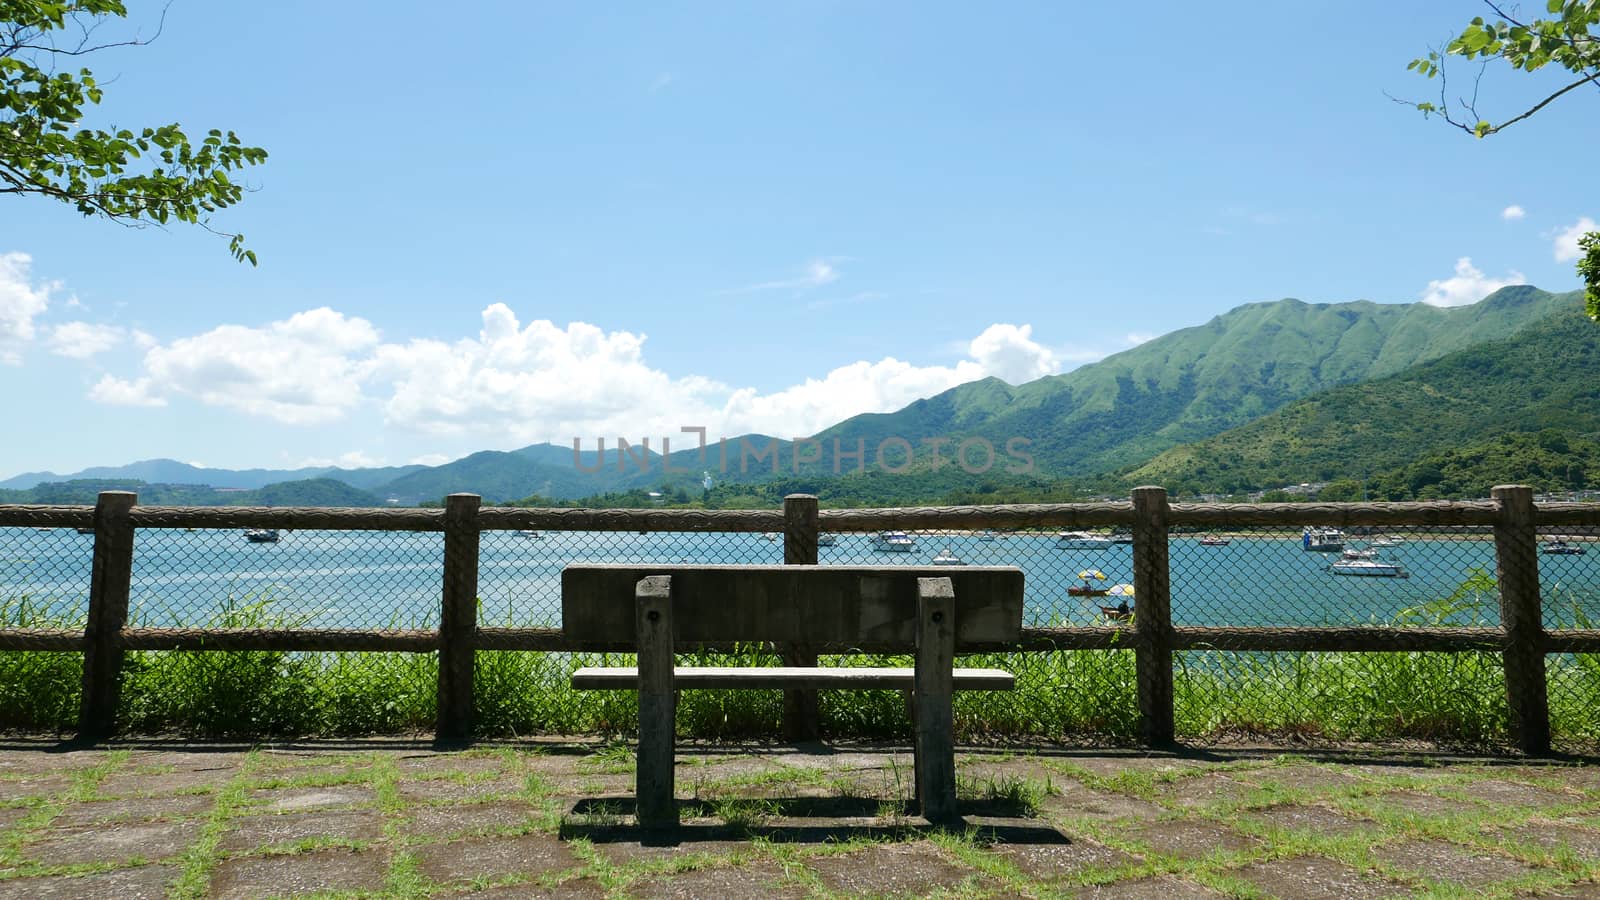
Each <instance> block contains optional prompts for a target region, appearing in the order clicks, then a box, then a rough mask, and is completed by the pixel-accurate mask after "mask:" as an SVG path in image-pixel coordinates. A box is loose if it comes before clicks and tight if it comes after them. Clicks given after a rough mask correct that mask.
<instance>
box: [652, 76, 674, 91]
mask: <svg viewBox="0 0 1600 900" xmlns="http://www.w3.org/2000/svg"><path fill="white" fill-rule="evenodd" d="M676 80H677V77H676V76H674V75H673V74H672V73H671V72H662V73H661V74H660V75H657V76H656V77H655V80H654V81H652V82H650V93H652V94H654V93H656V92H657V91H663V90H666V88H667V86H668V85H670V84H672V82H674V81H676Z"/></svg>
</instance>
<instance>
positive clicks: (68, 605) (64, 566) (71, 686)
mask: <svg viewBox="0 0 1600 900" xmlns="http://www.w3.org/2000/svg"><path fill="white" fill-rule="evenodd" d="M93 552H94V535H93V534H81V533H79V532H78V531H77V530H76V529H74V528H70V527H38V528H18V527H0V632H4V631H11V630H20V629H40V630H51V631H55V630H65V631H75V632H80V633H81V632H82V631H83V627H84V624H85V621H86V619H87V616H88V610H89V577H90V571H91V565H92V562H93ZM82 686H83V654H82V653H66V652H52V653H39V652H30V651H25V650H0V727H5V728H18V729H43V730H49V731H66V730H69V729H71V728H72V727H73V726H74V725H75V724H76V722H77V715H78V706H79V700H80V697H81V696H82Z"/></svg>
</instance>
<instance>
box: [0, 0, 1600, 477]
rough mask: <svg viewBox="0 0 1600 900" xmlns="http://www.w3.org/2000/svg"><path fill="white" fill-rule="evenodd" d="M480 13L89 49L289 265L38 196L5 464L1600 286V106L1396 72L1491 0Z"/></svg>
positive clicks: (361, 455)
mask: <svg viewBox="0 0 1600 900" xmlns="http://www.w3.org/2000/svg"><path fill="white" fill-rule="evenodd" d="M131 9H132V12H133V16H132V18H131V20H130V22H129V23H125V24H126V27H127V28H128V29H131V28H133V27H135V26H137V27H141V28H143V29H144V30H145V31H146V32H148V31H149V30H151V29H152V28H153V27H154V24H155V22H156V21H157V19H158V18H159V15H160V6H159V5H158V4H149V3H133V4H131ZM1135 9H1136V10H1137V11H1136V12H1134V11H1133V10H1135ZM461 11H462V13H463V15H462V17H461V18H459V19H457V20H455V21H446V20H443V19H441V17H440V16H439V15H438V14H437V8H436V7H426V6H424V5H420V4H419V5H415V6H411V5H407V4H388V5H384V6H382V7H378V6H371V5H365V4H320V3H319V4H313V3H303V2H279V3H273V4H260V5H256V6H253V7H248V8H247V7H243V6H239V5H236V4H207V3H199V2H194V0H188V2H184V0H180V2H177V3H175V4H173V5H172V7H171V8H170V10H169V11H168V13H167V17H166V24H165V28H164V31H163V33H162V34H161V37H160V39H159V40H158V41H156V42H155V43H154V44H152V45H150V46H147V47H142V48H137V49H125V50H114V51H107V52H104V53H102V54H99V55H96V56H93V57H89V58H88V60H87V64H88V65H90V66H91V67H92V68H93V69H94V70H95V71H96V74H97V75H98V76H99V77H100V78H101V79H102V81H107V80H110V79H111V78H113V77H114V78H115V80H114V81H113V82H112V83H111V84H109V85H108V86H107V91H106V102H105V103H104V105H103V106H102V107H101V108H100V109H99V110H98V111H97V112H96V113H95V116H96V118H97V120H98V122H100V123H116V124H118V125H143V124H155V123H157V122H166V121H174V120H175V121H179V122H181V123H182V124H183V125H184V126H185V127H186V128H189V129H190V130H191V132H193V131H203V130H204V129H206V128H209V127H224V128H231V129H233V130H235V131H237V132H238V133H239V134H240V136H241V137H242V138H244V139H245V140H246V142H248V143H252V144H257V145H260V146H263V147H266V148H267V149H268V150H269V151H270V153H271V159H270V160H269V162H268V163H267V164H266V165H265V166H263V167H260V168H258V169H255V170H252V171H251V172H250V173H249V174H248V180H249V183H250V184H251V185H252V186H253V187H254V188H256V189H257V190H255V191H254V192H253V193H252V194H251V195H250V196H249V197H248V198H247V199H246V201H245V202H244V203H243V204H241V205H240V206H238V207H236V208H234V209H232V210H228V211H226V212H225V213H224V214H221V215H219V216H217V217H216V220H215V224H216V225H217V226H218V227H221V228H224V229H228V230H238V231H242V232H244V233H245V234H246V235H247V236H248V239H249V244H250V246H251V247H253V248H254V249H255V250H256V251H257V252H258V253H259V254H260V258H261V265H260V267H259V268H255V269H252V268H250V267H249V266H243V265H239V264H237V263H235V262H233V261H232V259H231V258H230V257H229V255H228V253H227V250H226V246H225V242H224V241H223V240H221V239H217V238H213V237H211V236H209V235H206V234H205V233H203V232H200V231H198V230H195V229H186V228H185V229H172V230H170V231H161V230H156V229H146V230H130V229H126V228H122V227H119V226H118V225H115V224H112V223H108V222H104V221H96V220H88V219H84V218H82V217H81V216H79V215H78V214H76V213H75V212H74V211H72V210H71V209H70V208H68V207H66V206H58V205H53V204H49V203H46V202H44V201H41V200H35V199H19V198H15V197H5V198H0V210H3V213H4V214H3V215H0V363H3V364H0V384H3V385H4V389H5V393H6V397H7V406H8V409H9V412H10V419H11V422H12V434H13V439H12V440H10V441H7V442H5V444H4V445H3V446H0V477H4V476H6V475H10V474H15V473H18V472H22V471H26V470H38V469H51V470H54V471H57V472H66V471H71V470H75V469H78V468H82V467H84V466H88V465H109V464H119V463H124V462H130V461H133V460H135V459H141V458H149V457H155V456H166V457H173V458H177V459H181V460H186V461H191V462H197V463H201V464H205V465H211V466H227V467H243V466H270V467H286V466H294V465H300V464H306V463H325V462H334V461H343V462H344V463H346V464H403V463H407V462H412V461H419V460H420V461H426V462H439V461H443V460H445V459H448V458H453V457H456V456H460V455H463V454H465V453H467V452H471V451H473V450H479V449H511V448H514V447H518V446H522V445H524V444H527V443H532V442H534V441H538V440H554V441H557V442H561V443H570V441H571V439H572V438H573V437H574V436H578V435H581V436H583V437H584V438H585V440H586V441H587V442H588V443H590V444H591V445H592V442H593V438H594V437H595V436H597V435H600V434H605V435H616V434H622V435H626V436H629V437H630V439H636V438H637V437H639V436H642V435H661V434H677V433H678V428H679V427H680V426H689V425H700V426H705V427H707V428H709V429H710V430H711V433H712V434H713V435H715V434H717V433H719V432H724V431H725V432H727V433H730V434H736V433H739V432H741V431H744V430H760V431H764V432H766V433H773V434H778V435H780V436H784V437H790V436H797V435H801V434H807V433H810V432H812V431H815V430H816V429H817V428H819V427H822V426H824V425H827V424H831V423H832V422H833V421H836V420H838V419H840V418H844V417H845V416H848V415H851V414H854V413H857V412H864V411H881V410H888V409H894V408H898V407H900V406H902V405H904V404H905V403H906V402H909V401H910V400H912V399H915V398H916V397H919V396H926V395H929V394H932V393H937V392H938V391H940V390H943V389H945V388H947V387H949V386H951V385H953V384H955V383H958V382H959V381H962V380H969V379H971V378H976V377H982V376H984V375H990V374H993V375H998V376H1000V377H1003V378H1006V379H1007V380H1010V381H1020V380H1026V379H1028V378H1032V377H1037V376H1038V375H1041V374H1046V373H1049V372H1059V371H1065V370H1069V369H1071V368H1073V367H1074V366H1077V365H1081V364H1083V363H1085V362H1088V361H1092V360H1094V359H1097V358H1101V357H1103V356H1105V355H1108V354H1110V353H1114V352H1117V351H1119V350H1123V349H1126V348H1128V347H1130V346H1132V345H1133V344H1135V343H1137V342H1138V341H1140V340H1144V339H1148V338H1149V337H1151V336H1154V335H1159V334H1162V333H1165V332H1168V331H1172V330H1175V329H1178V328H1182V327H1187V326H1191V325H1197V324H1200V323H1202V322H1204V321H1206V320H1207V319H1210V318H1211V317H1212V316H1215V315H1217V314H1220V313H1222V312H1224V311H1226V310H1228V309H1230V308H1232V307H1234V306H1237V305H1239V304H1241V303H1245V302H1251V301H1260V300H1275V299H1279V298H1282V297H1298V298H1300V299H1303V300H1307V301H1314V302H1337V301H1345V300H1354V299H1370V300H1375V301H1378V302H1393V303H1400V302H1417V301H1419V300H1422V299H1424V298H1425V297H1431V298H1432V299H1433V300H1434V301H1435V302H1445V303H1463V302H1471V301H1472V300H1475V299H1477V298H1478V297H1480V296H1482V294H1483V293H1484V292H1485V291H1487V290H1489V289H1491V288H1492V287H1493V286H1494V285H1496V284H1499V283H1520V282H1526V283H1532V284H1537V285H1539V286H1540V287H1543V288H1546V289H1549V290H1570V289H1572V288H1575V287H1577V286H1578V282H1577V278H1576V276H1575V274H1574V273H1573V271H1572V263H1571V261H1568V260H1562V259H1559V258H1558V257H1559V256H1561V255H1562V253H1561V247H1562V240H1563V238H1562V236H1563V235H1564V234H1566V233H1567V232H1569V230H1570V229H1572V228H1573V227H1574V226H1575V225H1578V224H1580V223H1581V222H1582V221H1583V220H1584V219H1585V217H1587V218H1588V219H1590V220H1593V219H1596V218H1600V189H1596V188H1595V186H1594V185H1593V183H1592V179H1590V178H1588V177H1587V175H1586V169H1585V166H1586V165H1587V164H1586V162H1585V160H1586V159H1587V154H1588V153H1589V152H1590V151H1589V150H1587V149H1585V148H1586V147H1589V148H1592V146H1593V145H1594V143H1595V139H1596V137H1597V136H1600V127H1597V123H1600V96H1597V95H1596V94H1595V93H1592V92H1591V93H1589V94H1587V95H1585V94H1583V93H1582V92H1579V93H1575V94H1573V95H1569V96H1568V97H1566V98H1564V99H1563V100H1562V101H1559V102H1557V103H1556V104H1554V105H1552V106H1551V107H1549V108H1548V109H1546V110H1545V111H1543V112H1541V113H1540V114H1539V115H1538V116H1536V117H1535V118H1534V119H1532V120H1530V121H1528V122H1526V123H1523V124H1521V125H1518V126H1515V127H1513V128H1512V129H1510V130H1508V131H1507V132H1505V133H1504V134H1501V135H1498V136H1496V137H1494V138H1492V139H1489V140H1486V141H1474V140H1472V139H1470V138H1468V137H1466V136H1465V135H1462V134H1460V133H1458V132H1453V131H1451V130H1449V129H1447V128H1445V127H1444V126H1442V125H1439V124H1437V123H1430V122H1425V121H1423V120H1422V118H1421V117H1420V116H1419V115H1417V114H1416V113H1414V112H1409V111H1407V110H1406V109H1404V108H1402V107H1400V106H1398V105H1396V104H1394V103H1391V102H1390V101H1389V100H1388V99H1387V98H1386V97H1385V96H1384V92H1385V91H1388V92H1390V93H1393V94H1397V95H1401V96H1407V97H1416V98H1418V99H1427V98H1429V97H1431V96H1432V95H1433V94H1434V93H1436V91H1437V83H1436V82H1434V83H1429V82H1424V81H1423V80H1421V79H1419V78H1417V77H1416V76H1413V75H1411V74H1410V73H1408V72H1406V71H1405V64H1406V63H1407V62H1408V61H1409V60H1410V59H1411V58H1412V57H1414V56H1416V55H1418V54H1419V53H1421V52H1423V51H1424V50H1425V49H1426V46H1427V45H1428V44H1429V43H1439V42H1441V41H1442V40H1443V39H1445V38H1447V37H1448V36H1449V35H1451V34H1453V33H1454V32H1455V31H1457V30H1459V28H1460V26H1461V25H1462V24H1464V23H1465V21H1467V20H1468V19H1470V18H1471V17H1472V16H1474V15H1479V14H1480V13H1482V12H1484V9H1483V7H1481V5H1479V4H1477V3H1474V2H1468V0H1460V2H1456V0H1451V2H1444V0H1428V2H1413V3H1393V2H1384V3H1378V2H1340V3H1334V2H1315V3H1313V2H1305V3H1292V4H1279V3H1271V4H1266V3H1262V4H1246V5H1236V6H1234V7H1229V8H1225V9H1224V8H1215V7H1204V6H1196V5H1194V4H1192V3H1176V2H1173V3H1160V2H1150V3H1143V4H1139V5H1138V6H1137V7H1131V6H1130V7H1124V6H1122V5H1120V4H1096V5H1093V6H1089V5H1082V4H1060V3H1038V4H1029V3H1011V4H1000V5H988V6H982V7H978V6H973V5H971V4H956V3H939V4H933V3H916V4H913V3H909V2H907V3H893V2H878V3H857V4H845V3H820V2H809V3H793V4H785V5H781V6H780V5H777V4H740V5H735V4H726V5H712V4H672V5H666V4H659V5H649V6H646V5H643V4H640V5H638V6H637V7H636V8H626V9H625V8H609V9H607V8H601V7H599V6H597V5H594V4H563V5H554V4H548V5H547V4H524V3H502V4H489V3H485V4H473V5H466V6H463V7H461ZM110 27H111V28H115V27H117V26H110ZM1458 71H1462V72H1463V74H1462V77H1461V81H1462V82H1464V81H1465V80H1466V78H1465V70H1464V69H1458ZM1555 77H1556V76H1555V75H1554V74H1553V73H1552V74H1551V75H1550V76H1549V77H1548V78H1546V77H1542V76H1541V77H1538V78H1528V77H1525V76H1520V75H1513V74H1511V73H1509V72H1506V71H1500V70H1491V71H1490V72H1489V73H1488V75H1486V77H1485V78H1484V82H1483V88H1482V96H1481V99H1480V107H1481V108H1482V109H1484V110H1486V111H1489V112H1491V114H1495V115H1493V117H1496V118H1503V117H1504V114H1509V113H1511V112H1513V111H1520V109H1521V107H1519V106H1518V105H1517V104H1519V103H1524V104H1525V103H1526V101H1528V100H1530V99H1536V98H1537V97H1538V96H1541V95H1540V94H1539V93H1538V90H1539V89H1540V88H1548V87H1549V86H1550V85H1552V84H1555V83H1557V82H1555V81H1554V80H1553V79H1554V78H1555ZM1512 207H1515V208H1516V211H1520V213H1521V215H1520V216H1519V215H1517V212H1516V211H1513V212H1512V213H1511V214H1510V215H1509V216H1508V215H1507V214H1506V213H1507V210H1508V209H1510V208H1512ZM1463 260H1470V263H1465V262H1463Z"/></svg>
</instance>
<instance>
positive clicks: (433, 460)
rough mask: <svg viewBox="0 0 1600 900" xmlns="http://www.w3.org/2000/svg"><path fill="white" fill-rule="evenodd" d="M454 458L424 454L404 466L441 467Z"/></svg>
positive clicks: (440, 454)
mask: <svg viewBox="0 0 1600 900" xmlns="http://www.w3.org/2000/svg"><path fill="white" fill-rule="evenodd" d="M455 458H456V457H454V456H446V455H445V454H443V453H424V454H422V455H421V456H418V457H415V458H413V459H411V460H408V461H407V462H406V465H408V466H442V465H444V464H445V463H447V462H450V461H451V460H453V459H455Z"/></svg>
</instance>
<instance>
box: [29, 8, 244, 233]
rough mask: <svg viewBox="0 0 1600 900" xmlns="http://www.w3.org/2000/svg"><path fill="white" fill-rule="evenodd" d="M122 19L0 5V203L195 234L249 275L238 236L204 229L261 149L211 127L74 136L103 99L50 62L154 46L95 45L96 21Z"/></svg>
mask: <svg viewBox="0 0 1600 900" xmlns="http://www.w3.org/2000/svg"><path fill="white" fill-rule="evenodd" d="M127 15H128V12H127V9H126V7H125V6H124V5H123V3H122V2H121V0H69V2H59V0H0V194H16V195H34V196H39V197H46V198H50V199H54V200H57V201H60V202H62V203H67V204H69V205H71V206H73V207H75V208H76V209H77V210H78V211H79V212H81V213H83V214H84V215H86V216H100V217H103V218H107V219H110V220H112V221H115V222H119V223H121V224H124V225H129V226H133V227H139V226H143V225H146V224H155V225H166V224H168V223H169V222H183V223H188V224H193V225H198V226H200V227H201V228H204V229H206V230H207V231H211V232H213V233H215V234H219V235H222V236H224V237H227V238H228V239H229V240H228V249H229V250H230V252H232V253H233V255H234V258H235V259H238V260H241V261H246V262H249V263H250V264H251V265H254V264H255V262H256V255H255V252H254V251H251V250H247V249H245V246H244V235H242V234H238V233H233V232H227V231H219V230H217V229H214V228H212V227H211V225H210V216H211V214H212V213H215V212H216V211H217V210H220V209H225V208H227V207H229V206H232V205H233V204H235V203H237V202H239V200H240V199H242V197H243V196H244V191H245V188H244V186H243V185H241V184H239V183H238V182H235V181H234V180H233V178H232V177H231V176H232V175H234V174H235V173H238V172H239V171H240V170H242V169H244V168H245V167H247V166H254V165H259V164H261V163H263V162H265V161H266V158H267V151H265V150H263V149H261V148H260V147H251V146H246V145H245V144H244V143H243V142H241V141H240V140H239V137H238V136H237V135H235V134H234V133H233V132H231V131H228V132H223V131H221V130H219V129H211V130H209V131H207V132H206V134H205V137H203V138H200V139H198V140H191V138H190V137H189V135H188V134H186V133H185V132H184V131H183V129H182V128H181V127H180V126H179V125H178V124H177V123H172V124H169V125H162V126H158V127H144V128H140V129H138V130H137V131H135V130H132V129H126V128H119V129H115V130H112V131H106V130H101V129H98V128H79V127H76V126H77V123H78V122H79V121H80V120H81V119H82V118H83V115H84V110H85V109H86V108H87V107H88V106H91V105H97V104H99V103H100V101H101V98H102V96H103V94H102V90H101V88H100V86H99V84H98V83H97V82H96V80H95V78H94V74H93V73H92V72H91V71H90V70H89V69H78V70H77V71H76V72H68V71H60V70H59V69H58V68H57V64H58V63H59V62H60V61H63V60H65V59H70V58H74V57H79V56H84V55H86V54H89V53H93V52H96V51H99V50H104V49H107V48H110V47H125V46H141V45H144V44H147V43H149V42H150V40H153V39H154V37H152V38H148V39H140V38H134V39H131V40H125V41H111V42H105V43H95V42H94V40H93V38H94V35H95V33H96V32H97V30H98V29H99V28H100V27H101V26H102V25H103V24H104V23H105V22H107V21H109V20H112V19H117V18H126V17H127ZM164 18H165V14H163V21H164ZM73 32H76V41H72V40H71V38H72V37H73ZM159 34H160V31H159V28H158V30H157V32H156V35H157V36H159ZM63 39H65V40H63Z"/></svg>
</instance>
